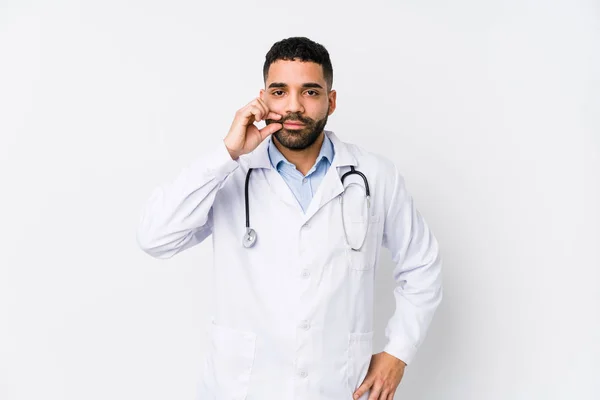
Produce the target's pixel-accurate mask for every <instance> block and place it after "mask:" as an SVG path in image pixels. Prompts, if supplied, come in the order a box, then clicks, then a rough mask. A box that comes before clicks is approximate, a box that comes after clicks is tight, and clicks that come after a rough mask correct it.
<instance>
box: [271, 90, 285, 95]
mask: <svg viewBox="0 0 600 400" xmlns="http://www.w3.org/2000/svg"><path fill="white" fill-rule="evenodd" d="M280 92H281V93H283V90H275V91H273V93H272V94H273V95H274V96H279V95H278V94H277V93H280Z"/></svg>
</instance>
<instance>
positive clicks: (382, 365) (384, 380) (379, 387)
mask: <svg viewBox="0 0 600 400" xmlns="http://www.w3.org/2000/svg"><path fill="white" fill-rule="evenodd" d="M404 367H406V363H405V362H404V361H402V360H400V359H399V358H396V357H394V356H393V355H391V354H389V353H386V352H381V353H377V354H373V356H372V357H371V364H370V365H369V370H368V371H367V376H366V377H365V379H364V380H363V382H362V384H361V385H360V386H359V387H358V389H356V392H354V398H355V399H358V398H359V397H360V396H362V395H363V394H365V393H366V392H367V390H369V389H371V393H370V394H369V398H368V400H394V393H396V389H397V388H398V385H399V384H400V381H401V380H402V376H404Z"/></svg>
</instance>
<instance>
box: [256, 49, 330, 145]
mask: <svg viewBox="0 0 600 400" xmlns="http://www.w3.org/2000/svg"><path fill="white" fill-rule="evenodd" d="M263 78H264V81H265V88H264V89H261V91H260V98H261V99H262V100H263V101H264V102H265V103H266V104H267V107H269V109H270V110H271V111H274V112H276V113H277V114H280V115H281V116H282V118H280V119H279V120H271V119H267V120H266V123H267V124H271V123H274V122H278V123H282V124H284V126H283V128H281V129H280V130H279V131H277V132H275V133H274V134H273V136H275V139H277V141H278V142H279V143H281V145H283V146H284V147H286V148H288V149H290V150H303V149H306V148H307V147H310V146H311V145H312V144H313V143H315V141H316V140H317V139H318V138H319V137H320V135H321V134H322V133H323V129H324V128H325V124H326V123H327V117H328V116H329V115H331V114H332V113H333V112H334V110H335V100H336V92H335V90H332V89H331V87H332V85H333V68H332V66H331V60H330V59H329V53H328V52H327V50H326V49H325V47H323V46H322V45H320V44H318V43H315V42H313V41H312V40H310V39H308V38H305V37H291V38H288V39H284V40H281V41H279V42H277V43H275V44H274V45H273V46H272V47H271V49H270V50H269V52H268V53H267V55H266V59H265V64H264V66H263ZM287 121H294V122H299V123H301V124H303V125H302V126H301V127H286V126H285V123H286V122H287Z"/></svg>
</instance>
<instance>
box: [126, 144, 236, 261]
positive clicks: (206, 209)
mask: <svg viewBox="0 0 600 400" xmlns="http://www.w3.org/2000/svg"><path fill="white" fill-rule="evenodd" d="M238 167H239V164H238V161H237V160H233V159H232V158H231V156H230V154H229V151H228V150H227V147H225V143H224V142H221V143H220V144H219V145H218V146H217V147H215V148H212V149H210V150H209V151H208V152H206V154H204V155H202V156H201V157H199V158H197V159H196V160H194V161H193V162H191V163H190V164H189V165H188V166H187V167H185V168H184V169H183V170H182V171H181V172H180V174H179V176H178V177H177V178H176V179H175V180H174V181H172V182H170V183H168V184H165V185H162V186H159V187H157V188H155V189H154V191H153V192H152V193H151V195H150V198H149V199H148V200H147V201H146V203H145V204H144V205H143V207H142V210H141V212H140V220H139V225H138V228H137V235H136V239H137V243H138V245H139V246H140V248H141V249H142V250H144V251H145V252H146V253H148V254H150V255H151V256H153V257H156V258H171V257H173V256H174V255H175V254H177V253H179V252H181V251H183V250H185V249H187V248H189V247H192V246H194V245H196V244H198V243H200V242H202V241H203V240H204V239H206V238H207V237H208V236H209V235H210V234H211V233H212V205H213V202H214V201H215V197H216V195H217V192H218V190H219V189H220V188H221V187H222V186H223V184H224V183H225V180H226V178H227V177H228V176H229V175H230V174H231V173H232V172H233V171H235V170H236V169H237V168H238Z"/></svg>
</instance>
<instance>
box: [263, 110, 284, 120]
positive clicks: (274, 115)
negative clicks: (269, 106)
mask: <svg viewBox="0 0 600 400" xmlns="http://www.w3.org/2000/svg"><path fill="white" fill-rule="evenodd" d="M280 118H281V114H277V113H274V112H273V111H270V112H269V115H267V117H266V118H265V119H280Z"/></svg>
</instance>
